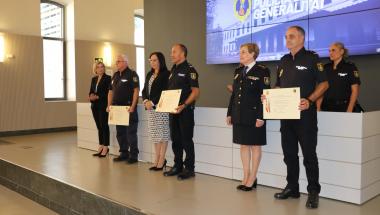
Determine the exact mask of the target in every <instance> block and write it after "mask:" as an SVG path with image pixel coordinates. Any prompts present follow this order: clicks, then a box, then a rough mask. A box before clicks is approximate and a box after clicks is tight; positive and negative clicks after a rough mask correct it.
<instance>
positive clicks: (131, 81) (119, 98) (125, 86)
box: [110, 68, 139, 106]
mask: <svg viewBox="0 0 380 215" xmlns="http://www.w3.org/2000/svg"><path fill="white" fill-rule="evenodd" d="M135 88H139V77H138V75H137V73H136V72H135V71H133V70H131V69H129V68H126V69H125V70H124V71H123V72H120V71H117V72H116V73H115V74H114V75H113V77H112V82H111V85H110V90H112V92H113V97H112V105H120V106H130V105H132V99H133V91H134V89H135Z"/></svg>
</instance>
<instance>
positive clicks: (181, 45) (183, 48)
mask: <svg viewBox="0 0 380 215" xmlns="http://www.w3.org/2000/svg"><path fill="white" fill-rule="evenodd" d="M174 46H178V47H179V48H180V49H181V51H182V52H183V53H184V55H185V57H187V48H186V46H185V45H183V44H182V43H177V44H175V45H174Z"/></svg>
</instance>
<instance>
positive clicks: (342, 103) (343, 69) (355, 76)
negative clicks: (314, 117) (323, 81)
mask: <svg viewBox="0 0 380 215" xmlns="http://www.w3.org/2000/svg"><path fill="white" fill-rule="evenodd" d="M329 54H330V60H331V62H330V63H328V64H326V65H325V66H324V70H325V72H326V74H327V78H328V81H329V89H328V90H327V91H326V92H325V94H324V96H323V98H322V97H321V98H320V99H318V103H317V104H318V110H322V111H333V112H360V110H358V109H357V108H355V107H356V106H357V98H358V96H359V86H360V77H359V72H358V68H357V67H356V65H355V64H354V63H352V62H349V61H346V60H345V59H346V58H347V57H348V50H347V49H346V48H345V47H344V44H343V43H340V42H335V43H333V44H332V45H331V46H330V48H329Z"/></svg>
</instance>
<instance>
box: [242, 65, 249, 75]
mask: <svg viewBox="0 0 380 215" xmlns="http://www.w3.org/2000/svg"><path fill="white" fill-rule="evenodd" d="M247 71H248V66H245V67H244V69H243V72H242V74H241V76H242V77H243V78H245V76H246V75H247Z"/></svg>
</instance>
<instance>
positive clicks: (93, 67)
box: [92, 61, 106, 75]
mask: <svg viewBox="0 0 380 215" xmlns="http://www.w3.org/2000/svg"><path fill="white" fill-rule="evenodd" d="M99 64H101V65H102V66H103V68H104V69H106V65H105V64H104V63H103V62H101V61H99V62H95V63H94V64H93V65H92V73H94V75H97V74H98V73H96V67H97V66H98V65H99Z"/></svg>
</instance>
